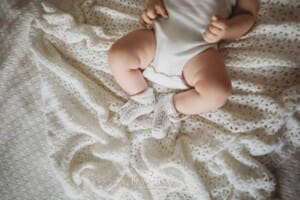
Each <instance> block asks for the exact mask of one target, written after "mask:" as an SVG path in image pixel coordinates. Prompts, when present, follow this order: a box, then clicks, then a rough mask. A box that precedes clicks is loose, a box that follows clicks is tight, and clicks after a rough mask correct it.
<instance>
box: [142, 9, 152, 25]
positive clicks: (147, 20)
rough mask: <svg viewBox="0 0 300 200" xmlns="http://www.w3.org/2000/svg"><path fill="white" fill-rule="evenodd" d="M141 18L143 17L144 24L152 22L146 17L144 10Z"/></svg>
mask: <svg viewBox="0 0 300 200" xmlns="http://www.w3.org/2000/svg"><path fill="white" fill-rule="evenodd" d="M142 18H143V20H144V22H146V24H152V23H153V21H152V20H151V19H150V18H149V17H148V15H147V14H146V12H144V13H143V14H142Z"/></svg>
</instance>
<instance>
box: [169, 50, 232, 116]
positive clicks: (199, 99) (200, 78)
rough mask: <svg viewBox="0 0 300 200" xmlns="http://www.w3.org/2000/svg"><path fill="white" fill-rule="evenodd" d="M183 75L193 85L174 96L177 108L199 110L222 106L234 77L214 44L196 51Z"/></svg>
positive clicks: (203, 110) (181, 111)
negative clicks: (197, 52)
mask: <svg viewBox="0 0 300 200" xmlns="http://www.w3.org/2000/svg"><path fill="white" fill-rule="evenodd" d="M183 77H184V79H185V81H186V82H187V84H188V85H190V86H191V87H192V89H190V90H187V91H184V92H180V93H178V94H175V95H174V96H173V103H174V106H175V109H176V110H177V112H179V113H182V114H191V115H192V114H200V113H205V112H209V111H214V110H216V109H218V108H220V107H221V106H223V105H224V104H225V102H226V100H227V98H228V96H229V95H230V94H231V81H230V78H229V76H228V74H227V71H226V67H225V64H224V60H223V57H222V55H221V54H220V53H219V52H218V51H217V50H216V49H214V48H210V49H207V50H206V51H204V52H202V53H200V54H198V55H196V56H195V57H193V58H192V59H191V60H189V61H188V62H187V63H186V65H185V66H184V69H183Z"/></svg>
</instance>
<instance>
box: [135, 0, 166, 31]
mask: <svg viewBox="0 0 300 200" xmlns="http://www.w3.org/2000/svg"><path fill="white" fill-rule="evenodd" d="M160 16H162V17H163V18H165V19H167V18H168V17H169V16H168V13H167V10H166V8H165V6H164V3H163V1H162V0H149V1H148V5H147V8H146V9H144V10H143V12H142V13H141V16H140V20H139V21H140V24H141V25H142V26H144V27H145V28H147V26H149V25H152V24H153V22H154V20H155V19H157V18H158V17H160Z"/></svg>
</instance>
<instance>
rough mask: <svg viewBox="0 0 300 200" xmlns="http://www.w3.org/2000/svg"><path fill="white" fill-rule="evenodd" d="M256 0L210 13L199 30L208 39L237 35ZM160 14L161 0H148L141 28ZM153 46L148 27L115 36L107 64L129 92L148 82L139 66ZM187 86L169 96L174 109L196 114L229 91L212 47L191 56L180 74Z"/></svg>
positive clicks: (249, 21)
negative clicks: (222, 14) (228, 13)
mask: <svg viewBox="0 0 300 200" xmlns="http://www.w3.org/2000/svg"><path fill="white" fill-rule="evenodd" d="M258 7H259V2H258V0H237V6H236V7H235V8H234V11H233V15H232V17H231V18H230V19H221V18H219V17H218V16H213V17H212V19H211V23H210V25H209V26H208V27H207V29H206V31H205V32H204V33H203V38H204V40H205V41H206V42H208V43H217V42H219V41H221V40H226V39H235V38H239V37H241V36H242V35H244V34H245V33H247V32H248V31H249V30H250V29H251V28H252V27H253V25H254V24H255V21H256V15H257V12H258ZM159 17H162V18H164V19H165V20H167V19H168V12H167V10H166V8H165V6H164V4H163V1H162V0H148V4H147V8H146V9H145V10H144V11H143V12H142V13H141V16H140V20H139V21H140V23H141V25H143V26H144V27H145V28H148V27H149V26H151V25H152V24H153V23H154V21H155V20H156V19H157V18H159ZM155 50H156V44H155V35H154V31H153V30H152V29H140V30H136V31H134V32H131V33H129V34H128V35H126V36H125V37H123V38H121V39H119V40H118V41H117V42H116V43H115V44H114V45H113V46H112V47H111V49H110V51H109V59H108V61H109V67H110V69H111V71H112V74H113V76H114V77H115V79H116V81H117V82H118V84H119V85H120V86H121V87H122V89H123V90H125V91H126V92H127V93H128V94H129V95H136V94H139V93H141V92H143V91H144V90H146V89H147V87H148V85H147V82H146V80H145V79H144V77H143V75H142V72H141V70H143V69H145V68H146V67H147V66H148V65H149V64H150V63H151V61H152V60H153V58H154V55H155ZM182 76H183V78H184V80H185V82H186V83H187V85H189V86H190V89H188V90H185V91H181V92H179V93H177V94H175V95H174V96H173V103H174V106H175V109H176V110H177V111H178V112H179V113H182V114H188V115H193V114H200V113H205V112H210V111H213V110H216V109H218V108H220V107H222V106H223V105H224V104H225V103H226V100H227V98H228V96H229V95H230V94H231V81H230V77H229V76H228V74H227V71H226V66H225V64H224V60H223V58H222V56H221V54H220V53H219V52H218V51H217V50H216V49H214V48H210V49H207V50H206V51H204V52H201V53H199V54H198V55H196V56H194V57H193V58H191V59H190V60H189V61H188V62H187V63H186V64H185V66H184V68H183V74H182Z"/></svg>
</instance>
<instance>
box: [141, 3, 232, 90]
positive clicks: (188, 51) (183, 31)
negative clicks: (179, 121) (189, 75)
mask: <svg viewBox="0 0 300 200" xmlns="http://www.w3.org/2000/svg"><path fill="white" fill-rule="evenodd" d="M164 4H165V7H166V9H167V11H168V14H169V19H167V20H164V19H159V20H157V21H155V22H154V31H155V37H156V53H155V57H154V59H153V62H152V63H151V64H150V65H149V66H148V67H147V68H146V69H145V70H144V71H143V75H144V76H145V77H146V78H147V79H148V80H150V81H152V82H155V83H158V84H160V85H162V86H165V87H167V88H172V89H187V88H189V87H188V86H187V85H186V84H185V82H184V81H183V79H182V72H183V67H184V65H185V64H186V63H187V62H188V61H189V60H190V59H191V58H192V57H194V56H195V55H197V54H199V53H201V52H203V51H204V50H206V49H207V48H210V47H215V48H217V44H208V43H207V42H205V41H204V39H203V37H202V34H203V32H204V31H205V30H206V28H207V26H208V25H209V24H210V22H211V17H212V16H213V15H217V16H220V17H222V18H228V17H229V16H230V15H231V13H232V7H233V6H234V5H235V4H236V0H164Z"/></svg>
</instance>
